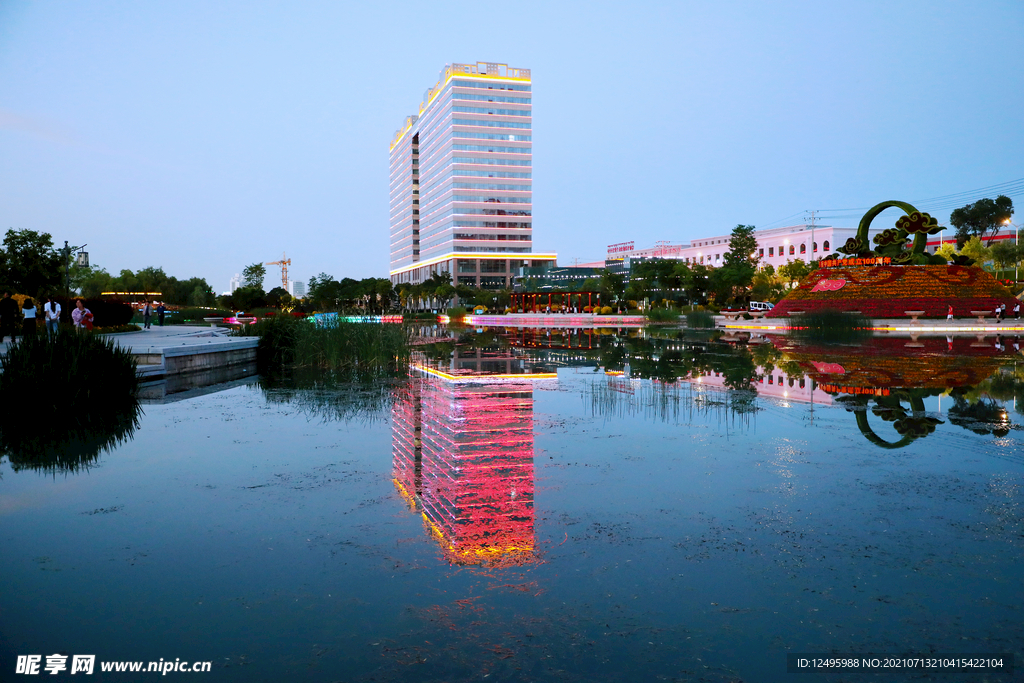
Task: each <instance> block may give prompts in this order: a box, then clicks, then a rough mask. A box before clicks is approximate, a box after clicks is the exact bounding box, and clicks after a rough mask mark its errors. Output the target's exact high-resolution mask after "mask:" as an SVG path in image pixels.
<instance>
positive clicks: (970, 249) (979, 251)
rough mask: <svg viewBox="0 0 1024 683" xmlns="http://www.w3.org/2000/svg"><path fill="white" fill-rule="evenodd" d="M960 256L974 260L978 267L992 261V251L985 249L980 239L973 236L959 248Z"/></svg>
mask: <svg viewBox="0 0 1024 683" xmlns="http://www.w3.org/2000/svg"><path fill="white" fill-rule="evenodd" d="M960 254H961V255H962V256H967V257H968V258H972V259H974V260H975V261H976V262H977V263H978V264H979V265H984V264H985V263H986V262H988V261H991V260H992V250H991V249H989V248H988V247H986V246H985V245H984V244H983V243H982V241H981V239H980V238H978V237H976V236H974V237H971V238H970V239H968V240H967V242H965V243H964V245H963V246H962V247H961V248H960Z"/></svg>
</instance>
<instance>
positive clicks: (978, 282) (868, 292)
mask: <svg viewBox="0 0 1024 683" xmlns="http://www.w3.org/2000/svg"><path fill="white" fill-rule="evenodd" d="M890 208H898V209H901V210H902V211H903V212H904V214H905V215H904V216H901V217H900V219H899V220H897V221H896V224H895V226H894V227H892V228H887V229H885V230H883V231H882V232H880V233H879V234H877V235H875V236H874V238H873V239H872V240H871V241H870V242H869V240H868V230H869V228H870V226H871V222H872V221H873V220H874V219H875V218H876V217H877V216H878V214H880V213H881V212H882V211H884V210H886V209H890ZM940 229H941V228H940V227H939V224H938V222H937V221H936V220H935V218H933V217H932V216H930V215H928V214H927V213H925V212H923V211H919V210H918V209H916V208H915V207H914V206H912V205H910V204H907V203H906V202H897V201H886V202H882V203H881V204H878V205H876V206H874V207H872V208H871V209H870V210H869V211H868V212H867V213H865V214H864V217H863V218H862V219H861V221H860V225H859V226H858V228H857V235H856V236H855V237H851V238H850V239H848V240H847V241H846V244H845V245H843V246H842V247H840V248H839V252H841V254H845V255H846V258H842V257H841V254H833V255H830V256H827V257H825V259H823V260H822V261H821V266H822V267H819V268H818V270H816V271H814V272H813V273H811V274H810V275H808V276H807V277H806V278H804V279H803V281H801V282H800V284H799V285H798V286H797V287H796V288H795V289H793V290H791V291H790V292H789V293H788V294H787V295H786V296H785V297H784V298H783V299H782V301H780V302H779V303H778V305H776V306H775V308H774V309H773V310H771V311H770V312H769V313H768V314H767V315H766V317H769V318H779V317H787V316H789V315H790V314H791V313H792V312H798V311H802V312H806V311H813V310H818V309H825V308H830V309H835V310H840V311H858V312H860V313H861V314H863V315H865V316H868V317H870V318H906V317H908V316H909V314H910V312H914V313H915V315H923V317H939V318H945V317H946V314H947V312H948V310H949V307H950V306H952V307H953V313H954V316H956V317H968V316H970V315H972V312H973V311H994V310H995V307H996V306H997V305H999V304H1006V306H1007V308H1008V309H1012V308H1013V305H1014V303H1016V301H1015V299H1014V297H1013V294H1012V293H1011V292H1010V291H1009V290H1008V289H1007V288H1006V287H1004V286H1003V285H1002V284H1000V283H999V281H998V280H996V279H995V278H994V277H993V276H992V275H991V274H990V273H988V272H986V271H985V270H983V269H982V268H980V267H978V266H976V265H974V263H973V261H971V260H970V259H966V258H958V259H957V260H956V261H954V262H952V263H950V262H947V261H946V259H945V258H944V257H942V256H940V255H938V254H928V253H927V252H926V250H925V247H926V246H927V241H928V235H933V234H935V233H937V232H938V231H939V230H940ZM871 243H874V248H872V247H871V246H870V245H871ZM840 283H842V284H840ZM921 312H923V313H921Z"/></svg>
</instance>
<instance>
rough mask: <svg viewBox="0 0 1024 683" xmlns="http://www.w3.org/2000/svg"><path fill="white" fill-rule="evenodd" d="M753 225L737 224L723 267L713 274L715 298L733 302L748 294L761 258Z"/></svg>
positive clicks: (730, 239) (712, 284)
mask: <svg viewBox="0 0 1024 683" xmlns="http://www.w3.org/2000/svg"><path fill="white" fill-rule="evenodd" d="M754 231H755V228H754V226H753V225H737V226H736V227H735V228H733V229H732V235H731V237H730V238H729V251H727V252H726V253H725V258H724V259H723V260H722V266H721V268H715V270H714V272H713V273H712V275H711V289H712V290H713V291H714V294H715V300H716V301H718V302H720V303H725V302H726V301H729V302H732V301H736V300H737V299H740V298H743V297H745V296H746V295H747V291H748V290H749V289H750V285H751V283H752V282H753V280H754V273H756V272H757V263H758V260H759V258H758V257H757V256H756V254H757V239H756V238H755V237H754Z"/></svg>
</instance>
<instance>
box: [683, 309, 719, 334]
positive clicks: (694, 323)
mask: <svg viewBox="0 0 1024 683" xmlns="http://www.w3.org/2000/svg"><path fill="white" fill-rule="evenodd" d="M686 326H687V327H690V328H693V329H698V330H707V329H711V328H713V327H714V326H715V316H713V315H712V314H711V313H709V312H707V311H689V312H688V313H687V314H686Z"/></svg>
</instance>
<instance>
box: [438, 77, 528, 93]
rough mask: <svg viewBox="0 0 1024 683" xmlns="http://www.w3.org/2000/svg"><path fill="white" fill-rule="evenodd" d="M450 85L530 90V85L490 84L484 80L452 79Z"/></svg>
mask: <svg viewBox="0 0 1024 683" xmlns="http://www.w3.org/2000/svg"><path fill="white" fill-rule="evenodd" d="M451 83H452V85H453V86H455V87H456V88H474V89H477V90H483V89H484V88H486V89H487V90H518V91H519V92H530V90H531V86H529V85H520V84H519V83H495V84H490V83H487V82H486V81H456V80H453V81H452V82H451Z"/></svg>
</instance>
